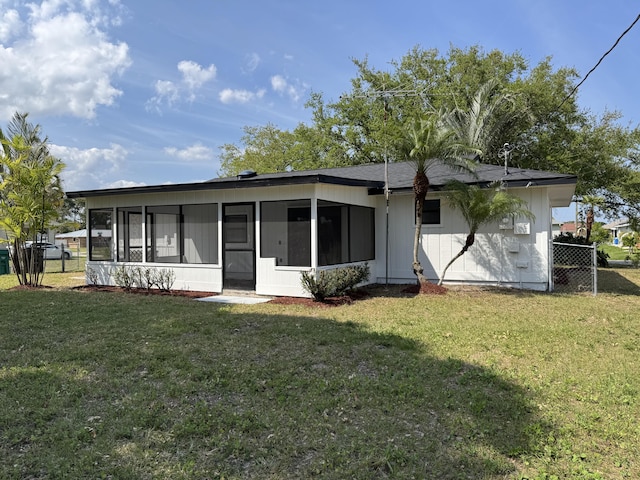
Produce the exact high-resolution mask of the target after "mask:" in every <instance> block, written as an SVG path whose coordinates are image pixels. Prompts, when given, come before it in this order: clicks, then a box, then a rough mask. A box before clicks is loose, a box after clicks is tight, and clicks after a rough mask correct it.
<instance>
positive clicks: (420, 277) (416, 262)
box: [412, 172, 429, 287]
mask: <svg viewBox="0 0 640 480" xmlns="http://www.w3.org/2000/svg"><path fill="white" fill-rule="evenodd" d="M428 191H429V178H428V177H427V175H426V174H425V173H424V172H418V173H416V176H415V178H414V179H413V193H414V196H415V207H416V215H415V217H416V230H415V234H414V236H413V264H412V268H413V273H414V274H415V276H416V278H417V282H418V285H419V286H420V287H422V286H423V285H426V284H427V283H429V281H428V280H427V278H426V277H425V276H424V274H423V272H424V269H423V268H422V265H421V264H420V258H419V254H420V235H421V233H422V209H423V207H424V200H425V198H426V197H427V192H428Z"/></svg>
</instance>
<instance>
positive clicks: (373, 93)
mask: <svg viewBox="0 0 640 480" xmlns="http://www.w3.org/2000/svg"><path fill="white" fill-rule="evenodd" d="M421 96H422V92H421V91H418V90H411V89H391V90H386V89H385V88H384V87H383V88H382V90H369V91H367V92H362V93H356V94H353V95H347V96H346V97H351V98H370V99H373V100H376V99H381V100H382V102H383V109H384V131H385V133H386V129H387V114H388V113H389V100H390V99H393V98H408V97H421ZM387 148H388V145H387V140H386V135H385V144H384V152H383V158H384V200H385V203H386V214H385V222H386V232H385V273H384V276H385V286H386V287H388V286H389V194H390V190H389V158H388V152H387Z"/></svg>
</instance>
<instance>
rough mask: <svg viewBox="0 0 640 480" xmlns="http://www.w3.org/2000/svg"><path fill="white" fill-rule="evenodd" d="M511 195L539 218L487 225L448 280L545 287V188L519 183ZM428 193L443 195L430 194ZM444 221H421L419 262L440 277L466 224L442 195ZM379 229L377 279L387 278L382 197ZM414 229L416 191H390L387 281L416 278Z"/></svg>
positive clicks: (547, 218)
mask: <svg viewBox="0 0 640 480" xmlns="http://www.w3.org/2000/svg"><path fill="white" fill-rule="evenodd" d="M511 193H512V194H515V195H518V196H520V197H521V198H523V199H524V200H525V201H526V202H527V204H528V208H529V210H531V211H532V212H533V214H534V215H535V220H527V219H519V220H516V222H515V225H514V226H513V227H511V228H508V229H500V228H499V226H498V225H497V224H494V225H487V226H484V227H483V228H482V229H481V230H480V231H479V232H478V233H477V234H476V237H475V243H474V245H473V246H472V247H471V248H470V249H469V251H467V253H465V254H464V255H463V256H462V257H460V258H459V259H457V260H456V261H455V262H454V263H453V264H452V265H451V267H449V270H448V271H447V274H446V277H445V282H444V283H445V284H455V283H465V284H488V285H502V286H509V287H517V288H526V289H533V290H547V288H548V279H549V239H550V237H549V232H550V228H551V217H550V208H549V201H548V199H547V193H546V189H545V188H536V187H534V188H528V189H524V188H520V189H513V190H511ZM428 198H439V196H438V194H430V195H429V196H428ZM440 205H441V214H440V219H441V224H440V225H423V226H422V229H421V242H422V248H421V250H420V252H421V253H420V262H421V264H422V266H423V268H424V274H425V275H426V276H427V278H428V279H429V280H431V281H433V282H437V281H438V280H439V279H440V276H441V275H442V270H443V269H444V267H445V266H446V265H447V263H448V262H449V261H450V260H451V259H452V258H453V257H454V256H455V255H456V254H457V253H458V252H459V251H460V249H461V248H462V247H463V245H464V243H465V241H466V238H467V234H468V226H467V224H466V222H465V221H464V219H463V218H462V216H461V215H460V214H459V213H457V212H456V211H455V210H452V209H451V207H449V206H448V205H447V202H446V200H445V199H444V198H441V203H440ZM376 222H377V223H376V225H377V228H378V235H377V239H379V241H378V243H377V245H378V248H377V259H378V263H377V265H378V269H377V276H378V283H384V282H385V281H386V277H385V270H386V269H385V261H384V260H383V259H384V255H385V250H384V248H383V247H384V237H385V235H386V234H385V231H384V225H385V214H384V199H381V200H380V202H379V208H378V214H377V218H376ZM527 232H528V233H527ZM414 233H415V222H414V206H413V195H409V194H407V195H391V198H390V209H389V244H390V252H389V269H388V281H389V283H414V282H415V281H416V277H415V275H414V274H413V270H412V266H411V264H412V261H413V237H414Z"/></svg>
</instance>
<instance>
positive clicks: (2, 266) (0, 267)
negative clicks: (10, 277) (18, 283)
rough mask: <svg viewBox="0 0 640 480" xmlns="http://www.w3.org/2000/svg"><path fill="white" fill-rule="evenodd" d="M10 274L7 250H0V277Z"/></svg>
mask: <svg viewBox="0 0 640 480" xmlns="http://www.w3.org/2000/svg"><path fill="white" fill-rule="evenodd" d="M8 273H11V271H10V270H9V250H5V249H1V250H0V275H6V274H8Z"/></svg>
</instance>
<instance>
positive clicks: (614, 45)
mask: <svg viewBox="0 0 640 480" xmlns="http://www.w3.org/2000/svg"><path fill="white" fill-rule="evenodd" d="M638 20H640V15H638V16H637V17H636V19H635V20H634V21H633V23H632V24H631V25H629V28H627V29H626V30H625V31H624V32H622V34H621V35H620V36H619V37H618V39H617V40H616V42H615V43H614V44H613V46H612V47H611V48H610V49H609V50H607V51H606V52H605V54H604V55H602V56H601V57H600V60H598V63H596V64H595V65H594V67H593V68H592V69H591V70H589V71H588V72H587V74H586V75H585V76H584V78H583V79H582V80H581V81H580V83H578V84H577V85H576V86H575V87H574V88H573V90H571V92H570V93H569V95H567V96H566V97H565V99H564V100H562V102H560V105H558V108H557V110H559V109H560V107H561V106H562V105H564V102H566V101H567V100H569V99H570V98H571V97H572V96H573V94H574V93H576V91H577V90H578V88H580V86H581V85H582V84H583V83H584V82H585V81H586V80H587V78H588V77H589V75H591V74H592V73H593V72H594V71H595V69H596V68H598V66H599V65H600V64H601V63H602V61H603V60H604V58H605V57H606V56H607V55H609V54H610V53H611V52H612V51H613V49H614V48H616V47H617V46H618V43H620V40H622V37H624V36H625V35H626V34H627V33H629V31H630V30H631V29H632V28H633V27H634V25H635V24H636V23H638Z"/></svg>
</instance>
